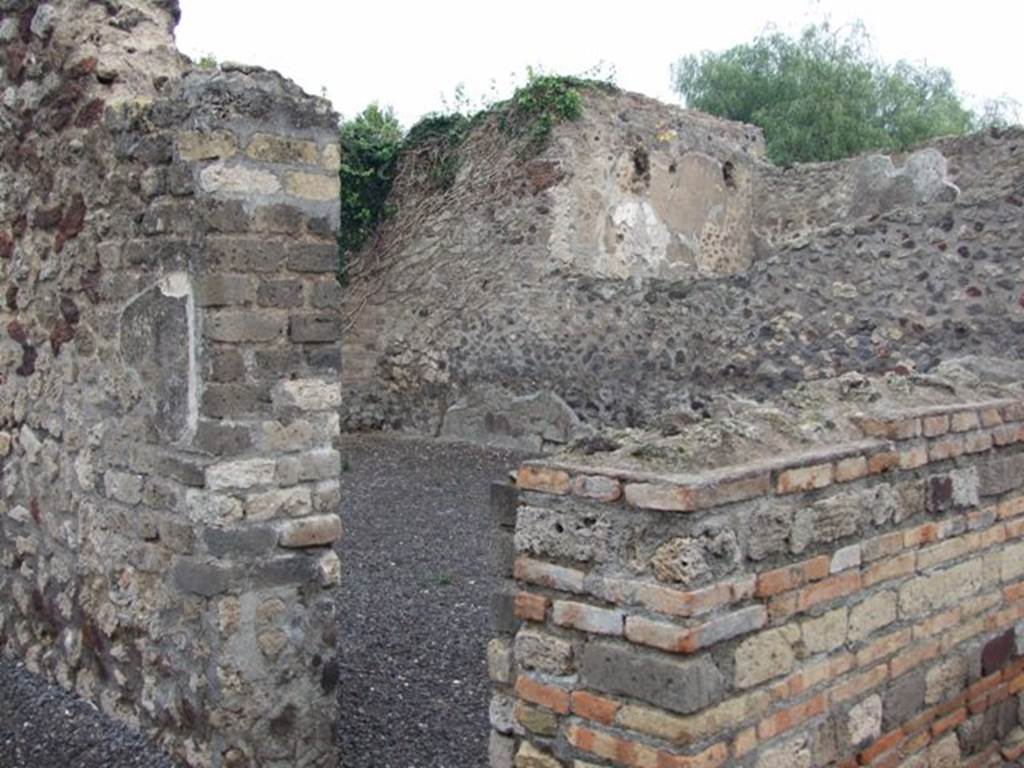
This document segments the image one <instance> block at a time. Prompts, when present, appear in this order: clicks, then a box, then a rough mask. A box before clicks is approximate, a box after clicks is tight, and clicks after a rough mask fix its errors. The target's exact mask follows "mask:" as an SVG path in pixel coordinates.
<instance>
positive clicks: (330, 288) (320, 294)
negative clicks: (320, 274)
mask: <svg viewBox="0 0 1024 768" xmlns="http://www.w3.org/2000/svg"><path fill="white" fill-rule="evenodd" d="M310 303H311V304H312V305H313V306H314V307H316V308H317V309H337V308H338V307H340V306H341V285H339V284H338V281H337V279H336V278H334V277H328V278H324V279H323V280H317V281H316V282H314V283H313V284H312V290H311V293H310Z"/></svg>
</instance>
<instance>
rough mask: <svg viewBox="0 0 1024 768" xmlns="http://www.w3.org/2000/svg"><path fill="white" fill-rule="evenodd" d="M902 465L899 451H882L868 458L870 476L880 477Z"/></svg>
mask: <svg viewBox="0 0 1024 768" xmlns="http://www.w3.org/2000/svg"><path fill="white" fill-rule="evenodd" d="M899 465H900V454H899V451H882V452H880V453H875V454H872V455H871V456H868V474H869V475H880V474H882V473H883V472H888V471H889V470H890V469H896V468H897V467H899Z"/></svg>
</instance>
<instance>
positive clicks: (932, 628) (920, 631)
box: [914, 608, 960, 640]
mask: <svg viewBox="0 0 1024 768" xmlns="http://www.w3.org/2000/svg"><path fill="white" fill-rule="evenodd" d="M958 621H960V609H959V608H951V609H949V610H948V611H945V612H944V613H940V614H938V615H936V616H932V617H930V618H929V619H926V620H925V621H924V622H922V623H921V624H918V625H917V626H916V627H914V639H915V640H920V639H921V638H925V637H931V636H932V635H937V634H939V633H940V632H942V631H943V630H946V629H949V628H950V627H955V626H956V624H957V622H958Z"/></svg>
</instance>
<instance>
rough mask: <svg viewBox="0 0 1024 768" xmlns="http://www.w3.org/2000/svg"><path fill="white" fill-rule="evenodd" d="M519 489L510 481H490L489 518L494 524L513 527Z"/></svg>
mask: <svg viewBox="0 0 1024 768" xmlns="http://www.w3.org/2000/svg"><path fill="white" fill-rule="evenodd" d="M518 509H519V489H518V488H516V486H514V485H512V484H511V483H491V519H492V520H493V521H494V523H495V525H499V526H503V527H505V528H515V525H516V515H517V512H518Z"/></svg>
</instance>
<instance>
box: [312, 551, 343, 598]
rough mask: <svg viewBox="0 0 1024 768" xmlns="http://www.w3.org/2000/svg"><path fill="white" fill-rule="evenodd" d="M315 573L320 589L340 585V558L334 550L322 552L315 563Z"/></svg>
mask: <svg viewBox="0 0 1024 768" xmlns="http://www.w3.org/2000/svg"><path fill="white" fill-rule="evenodd" d="M316 572H317V576H318V577H319V580H320V586H321V587H324V588H325V589H326V588H329V587H336V586H338V585H339V584H340V583H341V558H339V557H338V554H337V553H336V552H335V551H334V550H331V551H328V552H324V553H323V554H322V555H320V557H319V558H318V559H317V561H316Z"/></svg>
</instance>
